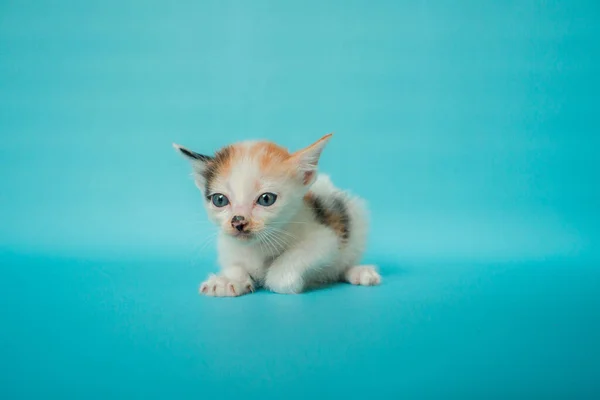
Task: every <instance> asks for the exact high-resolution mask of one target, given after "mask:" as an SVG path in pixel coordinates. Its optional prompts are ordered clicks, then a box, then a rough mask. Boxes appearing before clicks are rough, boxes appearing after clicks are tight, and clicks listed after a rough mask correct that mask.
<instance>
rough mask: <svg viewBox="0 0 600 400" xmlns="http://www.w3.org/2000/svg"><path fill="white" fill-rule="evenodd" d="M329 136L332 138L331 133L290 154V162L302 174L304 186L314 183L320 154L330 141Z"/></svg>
mask: <svg viewBox="0 0 600 400" xmlns="http://www.w3.org/2000/svg"><path fill="white" fill-rule="evenodd" d="M331 136H333V133H330V134H328V135H325V136H323V137H322V138H321V139H319V140H317V141H316V142H315V143H313V144H311V145H310V146H308V147H306V148H304V149H302V150H298V151H297V152H295V153H294V154H292V156H291V160H292V161H293V162H294V163H295V164H296V167H297V168H298V170H299V171H300V173H301V174H302V182H303V183H304V185H305V186H308V185H311V184H312V183H313V182H314V180H315V178H316V176H317V166H318V164H319V158H320V157H321V152H322V151H323V149H324V148H325V145H326V144H327V142H328V141H329V139H331Z"/></svg>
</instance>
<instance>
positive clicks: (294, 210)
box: [174, 134, 381, 296]
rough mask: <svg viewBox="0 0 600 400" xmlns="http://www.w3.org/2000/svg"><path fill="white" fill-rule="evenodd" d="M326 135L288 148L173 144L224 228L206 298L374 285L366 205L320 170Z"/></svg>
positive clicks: (209, 209)
mask: <svg viewBox="0 0 600 400" xmlns="http://www.w3.org/2000/svg"><path fill="white" fill-rule="evenodd" d="M330 138H331V134H330V135H326V136H324V137H323V138H321V139H320V140H319V141H317V142H316V143H314V144H312V145H311V146H309V147H307V148H305V149H303V150H300V151H297V152H295V153H291V154H290V153H289V152H288V151H287V150H286V149H284V148H282V147H280V146H278V145H276V144H274V143H271V142H242V143H236V144H233V145H231V146H227V147H225V148H223V149H221V150H219V151H218V152H217V153H216V154H215V155H214V156H205V155H202V154H198V153H195V152H193V151H190V150H188V149H186V148H184V147H181V146H179V145H174V146H175V148H176V149H178V150H179V151H180V152H181V153H182V154H184V155H185V156H186V157H187V158H189V159H190V160H191V162H192V165H193V168H194V177H195V181H196V185H197V186H198V188H199V189H200V190H201V191H202V193H203V194H204V197H205V200H206V201H205V206H206V209H207V212H208V215H209V217H210V219H211V220H212V221H213V222H214V223H215V224H217V225H218V226H220V228H221V230H220V232H219V240H218V252H219V263H220V264H221V273H220V274H219V275H211V276H209V277H208V279H207V280H206V281H205V282H203V283H202V284H201V285H200V293H201V294H205V295H208V296H240V295H243V294H246V293H249V292H253V291H254V290H255V289H256V288H257V287H261V286H262V287H265V288H267V289H269V290H272V291H274V292H277V293H300V292H302V291H304V290H306V289H308V288H310V287H314V286H318V285H321V284H326V283H332V282H337V281H341V280H344V281H347V282H350V283H352V284H355V285H366V286H370V285H377V284H379V283H380V281H381V277H380V276H379V274H378V273H377V271H376V269H375V267H374V266H368V265H365V266H361V265H357V264H358V263H359V261H360V259H361V257H362V253H363V251H364V248H365V243H366V236H367V228H368V220H367V212H366V207H365V205H364V203H363V202H362V201H361V200H360V199H358V198H356V197H352V196H350V195H349V194H348V193H345V192H343V191H341V190H339V189H337V188H336V187H334V186H333V184H332V183H331V181H330V180H329V178H328V177H327V176H325V175H317V164H318V161H319V157H320V155H321V152H322V150H323V148H324V147H325V144H326V143H327V142H328V141H329V139H330Z"/></svg>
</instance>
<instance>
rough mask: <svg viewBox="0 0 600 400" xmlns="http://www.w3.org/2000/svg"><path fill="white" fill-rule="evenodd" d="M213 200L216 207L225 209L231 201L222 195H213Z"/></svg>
mask: <svg viewBox="0 0 600 400" xmlns="http://www.w3.org/2000/svg"><path fill="white" fill-rule="evenodd" d="M211 199H212V203H213V204H214V205H215V207H225V206H226V205H227V204H229V199H228V198H227V197H226V196H225V195H224V194H221V193H215V194H213V195H212V196H211Z"/></svg>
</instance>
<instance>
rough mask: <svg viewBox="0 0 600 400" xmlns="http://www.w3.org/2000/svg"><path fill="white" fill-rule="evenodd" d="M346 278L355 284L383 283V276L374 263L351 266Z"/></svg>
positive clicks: (345, 275)
mask: <svg viewBox="0 0 600 400" xmlns="http://www.w3.org/2000/svg"><path fill="white" fill-rule="evenodd" d="M344 279H345V280H346V281H347V282H349V283H351V284H353V285H362V286H375V285H379V284H380V283H381V276H380V275H379V273H377V271H376V270H375V266H374V265H359V266H356V267H351V268H349V269H348V270H347V271H346V273H345V274H344Z"/></svg>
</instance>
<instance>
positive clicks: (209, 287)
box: [198, 275, 254, 297]
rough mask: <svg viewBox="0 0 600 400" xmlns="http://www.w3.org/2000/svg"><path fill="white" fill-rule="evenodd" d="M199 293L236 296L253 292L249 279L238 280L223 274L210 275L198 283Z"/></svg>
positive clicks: (215, 295)
mask: <svg viewBox="0 0 600 400" xmlns="http://www.w3.org/2000/svg"><path fill="white" fill-rule="evenodd" d="M198 292H199V293H200V294H203V295H205V296H214V297H237V296H241V295H244V294H247V293H250V292H254V286H253V285H252V282H251V281H246V282H239V281H235V280H233V279H229V278H227V277H225V276H217V275H211V276H209V277H208V279H207V280H206V281H204V282H202V284H201V285H200V288H199V289H198Z"/></svg>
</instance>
